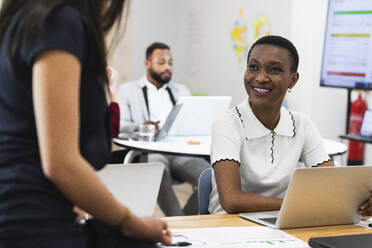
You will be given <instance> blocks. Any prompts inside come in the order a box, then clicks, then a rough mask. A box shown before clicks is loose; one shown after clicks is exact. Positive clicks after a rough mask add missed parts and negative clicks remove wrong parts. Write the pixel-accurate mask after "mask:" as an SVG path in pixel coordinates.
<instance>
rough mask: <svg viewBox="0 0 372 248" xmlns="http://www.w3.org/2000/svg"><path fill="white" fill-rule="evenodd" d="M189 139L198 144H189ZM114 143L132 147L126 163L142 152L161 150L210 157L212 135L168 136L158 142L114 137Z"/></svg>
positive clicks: (183, 154)
mask: <svg viewBox="0 0 372 248" xmlns="http://www.w3.org/2000/svg"><path fill="white" fill-rule="evenodd" d="M189 141H192V142H195V143H198V144H188V142H189ZM114 143H115V144H117V145H119V146H122V147H125V148H128V149H130V151H129V152H128V153H127V155H126V156H125V158H124V163H125V164H126V163H130V162H132V160H133V158H134V157H135V156H136V155H138V154H140V153H142V152H149V153H151V152H153V153H154V152H160V153H165V154H171V155H179V156H194V157H209V155H210V149H211V147H210V146H211V137H210V136H187V137H183V136H168V137H166V138H165V139H163V140H161V141H157V142H143V141H134V140H122V139H117V138H115V139H114Z"/></svg>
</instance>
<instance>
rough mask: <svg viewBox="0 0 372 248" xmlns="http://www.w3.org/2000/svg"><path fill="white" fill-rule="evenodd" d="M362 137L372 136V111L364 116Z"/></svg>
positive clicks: (368, 111) (361, 129) (361, 130)
mask: <svg viewBox="0 0 372 248" xmlns="http://www.w3.org/2000/svg"><path fill="white" fill-rule="evenodd" d="M360 135H361V136H372V110H367V111H366V112H365V114H364V118H363V123H362V127H361V128H360Z"/></svg>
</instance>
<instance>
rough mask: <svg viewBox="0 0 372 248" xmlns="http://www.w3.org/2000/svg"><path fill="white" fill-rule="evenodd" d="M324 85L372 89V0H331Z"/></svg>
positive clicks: (324, 58) (323, 68)
mask: <svg viewBox="0 0 372 248" xmlns="http://www.w3.org/2000/svg"><path fill="white" fill-rule="evenodd" d="M320 85H321V86H328V87H339V88H350V89H366V90H372V1H371V0H329V3H328V14H327V26H326V33H325V39H324V48H323V61H322V72H321V80H320Z"/></svg>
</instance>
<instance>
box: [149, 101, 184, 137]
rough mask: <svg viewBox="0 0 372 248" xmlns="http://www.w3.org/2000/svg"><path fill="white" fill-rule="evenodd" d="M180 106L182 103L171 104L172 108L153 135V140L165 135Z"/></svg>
mask: <svg viewBox="0 0 372 248" xmlns="http://www.w3.org/2000/svg"><path fill="white" fill-rule="evenodd" d="M181 108H182V104H176V105H174V106H173V108H172V110H171V111H170V112H169V114H168V116H167V119H166V120H165V122H164V125H163V126H162V127H161V128H160V130H159V133H158V134H157V135H156V136H155V141H158V140H162V139H164V138H165V137H167V135H168V132H169V129H170V128H171V127H172V125H173V122H174V121H175V120H176V117H177V115H178V113H179V112H180V110H181Z"/></svg>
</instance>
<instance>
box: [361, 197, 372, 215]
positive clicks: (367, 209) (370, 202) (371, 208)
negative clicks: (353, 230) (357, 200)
mask: <svg viewBox="0 0 372 248" xmlns="http://www.w3.org/2000/svg"><path fill="white" fill-rule="evenodd" d="M358 214H360V215H361V216H363V217H365V216H372V196H370V197H369V198H368V199H367V200H366V201H365V202H363V203H362V204H361V205H360V206H359V209H358Z"/></svg>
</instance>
